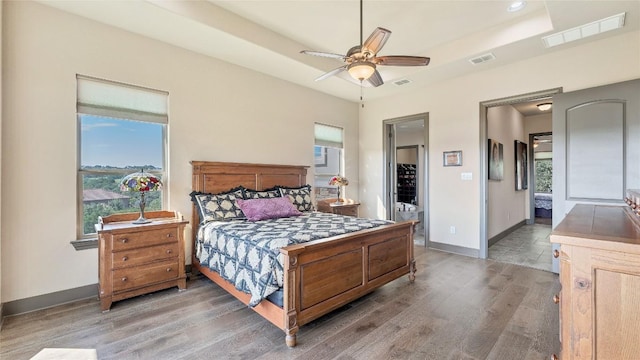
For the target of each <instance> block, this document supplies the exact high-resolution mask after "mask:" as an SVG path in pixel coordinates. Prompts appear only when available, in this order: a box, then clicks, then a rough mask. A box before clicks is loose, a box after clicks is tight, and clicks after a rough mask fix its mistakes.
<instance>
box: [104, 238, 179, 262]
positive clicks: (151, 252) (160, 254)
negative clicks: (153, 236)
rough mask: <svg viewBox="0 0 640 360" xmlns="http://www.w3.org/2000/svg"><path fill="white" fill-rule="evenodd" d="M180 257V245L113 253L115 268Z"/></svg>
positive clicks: (172, 244) (165, 245)
mask: <svg viewBox="0 0 640 360" xmlns="http://www.w3.org/2000/svg"><path fill="white" fill-rule="evenodd" d="M177 256H178V243H177V242H174V243H169V244H164V245H156V246H150V247H145V248H139V249H132V250H123V251H118V252H113V253H111V263H112V266H113V268H121V267H126V266H136V265H140V264H145V263H148V262H152V261H155V260H164V259H172V258H175V257H177Z"/></svg>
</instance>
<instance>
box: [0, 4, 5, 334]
mask: <svg viewBox="0 0 640 360" xmlns="http://www.w3.org/2000/svg"><path fill="white" fill-rule="evenodd" d="M3 8H4V1H0V205H1V204H2V166H1V165H2V117H3V116H2V88H3V87H4V82H2V73H3V72H4V68H3V67H2V47H3V45H2V44H3V43H4V41H3V39H2V27H3V25H2V23H3V21H2V10H3ZM0 229H2V206H0ZM3 303H4V301H3V300H2V231H0V328H1V325H2V304H3Z"/></svg>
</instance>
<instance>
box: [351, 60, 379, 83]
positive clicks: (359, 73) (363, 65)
mask: <svg viewBox="0 0 640 360" xmlns="http://www.w3.org/2000/svg"><path fill="white" fill-rule="evenodd" d="M347 71H349V75H351V77H352V78H354V79H356V80H360V81H362V80H367V79H368V78H370V77H371V75H373V73H374V72H375V71H376V65H375V64H373V63H371V62H368V61H358V62H354V63H352V64H350V65H349V67H348V68H347Z"/></svg>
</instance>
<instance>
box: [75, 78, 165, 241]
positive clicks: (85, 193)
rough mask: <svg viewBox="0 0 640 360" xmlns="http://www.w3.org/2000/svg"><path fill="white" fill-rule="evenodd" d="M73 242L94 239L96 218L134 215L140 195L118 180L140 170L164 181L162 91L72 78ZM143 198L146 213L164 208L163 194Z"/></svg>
mask: <svg viewBox="0 0 640 360" xmlns="http://www.w3.org/2000/svg"><path fill="white" fill-rule="evenodd" d="M77 92H78V94H77V96H78V102H77V121H78V147H79V149H78V157H79V158H78V182H77V186H78V195H77V196H78V226H77V229H78V230H77V233H78V238H80V239H82V238H89V237H93V236H94V235H95V232H96V231H95V228H94V225H95V224H96V223H97V222H98V216H106V215H110V214H114V213H123V212H138V211H140V209H139V200H140V198H139V196H138V194H134V193H130V192H126V193H123V192H120V188H119V180H120V179H122V178H123V177H124V176H125V175H128V174H130V173H133V172H137V171H140V170H141V169H144V171H146V172H150V173H153V174H156V175H157V176H159V177H160V178H161V179H163V181H164V180H165V177H166V169H165V158H166V127H167V123H168V117H167V95H168V94H167V93H166V92H162V91H156V90H150V89H145V88H141V87H137V86H132V85H126V84H121V83H115V82H111V81H106V80H101V79H95V78H89V77H84V76H78V77H77ZM165 191H166V187H163V190H162V191H157V192H150V193H149V194H145V198H146V199H145V200H146V204H147V205H146V208H145V210H146V211H152V210H161V209H163V208H164V205H163V204H164V200H163V199H164V198H165V196H163V195H164V192H165Z"/></svg>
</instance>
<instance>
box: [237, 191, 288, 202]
mask: <svg viewBox="0 0 640 360" xmlns="http://www.w3.org/2000/svg"><path fill="white" fill-rule="evenodd" d="M279 197H282V195H281V194H280V189H268V190H262V191H258V190H251V189H244V199H245V200H250V199H271V198H279Z"/></svg>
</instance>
